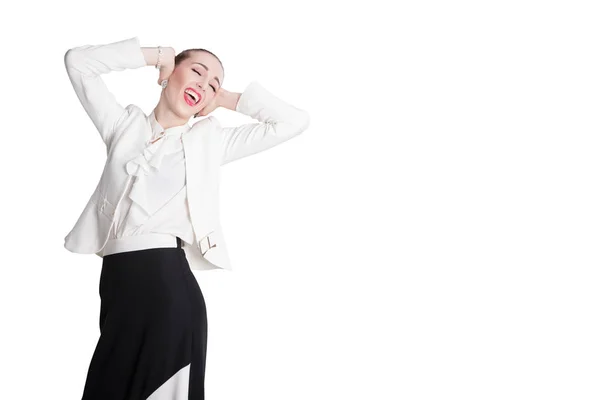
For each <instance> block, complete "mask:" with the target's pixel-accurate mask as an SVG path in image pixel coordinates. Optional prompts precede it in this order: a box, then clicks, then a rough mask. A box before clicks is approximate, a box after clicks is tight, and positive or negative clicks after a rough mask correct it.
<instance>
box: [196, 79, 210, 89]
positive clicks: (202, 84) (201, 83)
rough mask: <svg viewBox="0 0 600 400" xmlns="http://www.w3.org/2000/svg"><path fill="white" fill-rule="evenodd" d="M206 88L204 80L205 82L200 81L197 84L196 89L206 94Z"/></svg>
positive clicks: (206, 83)
mask: <svg viewBox="0 0 600 400" xmlns="http://www.w3.org/2000/svg"><path fill="white" fill-rule="evenodd" d="M206 86H208V82H207V81H206V79H205V80H203V81H201V82H198V87H199V88H200V89H202V90H204V91H205V92H206V90H207V87H206Z"/></svg>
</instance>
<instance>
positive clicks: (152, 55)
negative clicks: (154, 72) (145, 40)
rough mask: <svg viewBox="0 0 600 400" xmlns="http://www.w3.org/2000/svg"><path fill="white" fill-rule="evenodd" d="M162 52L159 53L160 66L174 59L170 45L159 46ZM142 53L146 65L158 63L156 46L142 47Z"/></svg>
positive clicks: (173, 51) (173, 50)
mask: <svg viewBox="0 0 600 400" xmlns="http://www.w3.org/2000/svg"><path fill="white" fill-rule="evenodd" d="M160 48H161V49H162V54H161V55H160V66H161V68H162V67H163V66H165V65H167V64H169V63H170V62H172V61H173V60H174V59H175V49H174V48H172V47H163V46H161V47H160ZM142 54H144V59H145V60H146V65H150V66H153V67H154V66H156V64H157V63H158V46H157V47H142Z"/></svg>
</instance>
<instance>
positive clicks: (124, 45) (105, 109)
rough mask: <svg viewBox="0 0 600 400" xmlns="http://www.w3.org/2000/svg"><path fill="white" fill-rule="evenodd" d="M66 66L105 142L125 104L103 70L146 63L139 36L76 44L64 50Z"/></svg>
mask: <svg viewBox="0 0 600 400" xmlns="http://www.w3.org/2000/svg"><path fill="white" fill-rule="evenodd" d="M64 62H65V67H66V69H67V74H68V75H69V80H70V81H71V84H72V85H73V89H74V90H75V93H76V94H77V97H78V98H79V101H80V103H81V105H82V106H83V108H84V109H85V111H86V113H87V114H88V115H89V117H90V118H91V120H92V122H93V123H94V125H95V126H96V128H97V129H98V132H100V136H101V137H102V140H103V141H104V143H105V144H106V146H107V147H108V146H110V143H111V140H112V138H113V134H114V132H115V127H116V126H117V122H118V121H119V119H120V118H121V116H122V115H123V114H124V113H125V108H124V107H123V106H122V105H121V104H119V102H118V101H117V100H116V99H115V96H114V95H113V94H112V93H111V92H110V91H109V89H108V88H107V87H106V84H105V83H104V81H103V80H102V74H107V73H109V72H110V71H122V70H124V69H127V68H140V67H143V66H146V60H145V58H144V54H143V52H142V49H141V47H140V42H139V38H138V37H132V38H129V39H125V40H121V41H118V42H114V43H109V44H100V45H84V46H79V47H74V48H71V49H69V50H67V52H66V53H65V56H64Z"/></svg>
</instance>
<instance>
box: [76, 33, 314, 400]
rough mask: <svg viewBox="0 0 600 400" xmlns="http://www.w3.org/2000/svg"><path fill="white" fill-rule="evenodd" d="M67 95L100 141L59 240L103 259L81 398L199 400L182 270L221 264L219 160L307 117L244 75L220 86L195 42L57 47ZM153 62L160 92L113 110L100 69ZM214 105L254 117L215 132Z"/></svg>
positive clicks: (195, 291)
mask: <svg viewBox="0 0 600 400" xmlns="http://www.w3.org/2000/svg"><path fill="white" fill-rule="evenodd" d="M65 66H66V70H67V73H68V75H69V79H70V81H71V83H72V85H73V88H74V90H75V93H76V94H77V97H78V99H79V101H80V102H81V104H82V105H83V108H84V109H85V111H86V113H87V114H88V115H89V117H90V118H91V120H92V122H93V123H94V125H95V126H96V128H97V130H98V132H99V133H100V136H101V138H102V140H103V142H104V143H105V145H106V150H107V159H106V164H105V167H104V170H103V172H102V176H101V177H100V181H99V182H98V185H97V186H96V189H95V191H94V193H93V194H92V196H91V197H90V199H89V201H88V203H87V205H86V207H85V209H84V210H83V212H82V214H81V216H80V217H79V219H78V220H77V222H76V224H75V226H74V227H73V229H72V230H71V232H69V234H68V235H67V236H66V237H65V247H66V248H67V249H68V250H70V251H72V252H75V253H87V254H91V253H95V254H97V255H98V256H100V257H102V258H103V261H102V271H101V274H100V285H99V286H100V288H99V290H100V298H101V308H100V338H99V340H98V344H97V346H96V349H95V351H94V354H93V356H92V360H91V363H90V366H89V370H88V375H87V379H86V382H85V387H84V393H83V400H92V399H102V400H106V399H111V400H113V399H115V400H116V399H128V400H130V399H131V400H133V399H140V400H142V399H153V400H159V399H169V400H179V399H195V400H197V399H204V371H205V365H206V347H207V318H206V306H205V303H204V298H203V295H202V292H201V290H200V287H199V285H198V282H197V281H196V279H195V276H194V274H193V273H192V270H194V269H196V270H209V269H216V268H221V269H224V270H231V265H230V261H229V257H228V254H227V249H226V245H225V241H224V237H223V233H222V228H221V224H220V221H219V210H218V204H219V202H218V189H219V180H220V175H219V171H220V167H221V166H222V165H224V164H226V163H229V162H231V161H234V160H237V159H240V158H243V157H246V156H248V155H251V154H255V153H258V152H260V151H263V150H266V149H268V148H270V147H273V146H275V145H277V144H280V143H282V142H284V141H286V140H289V139H290V138H292V137H295V136H297V135H298V134H300V133H302V132H303V131H305V130H306V128H307V127H308V125H309V116H308V113H307V112H306V111H304V110H301V109H298V108H296V107H294V106H292V105H290V104H288V103H286V102H284V101H283V100H281V99H279V98H277V97H275V96H274V95H273V94H271V93H270V92H268V91H267V90H266V89H265V88H263V87H262V86H261V85H260V84H259V83H258V82H256V81H254V82H252V83H251V84H249V85H248V86H247V88H246V89H245V90H244V91H243V92H242V93H235V92H230V91H227V90H225V89H224V88H223V87H222V85H223V82H224V77H225V75H224V69H223V65H222V64H221V61H220V60H219V59H218V58H217V56H215V55H214V54H213V53H211V52H209V51H208V50H205V49H190V50H186V51H183V52H181V53H180V54H178V55H176V54H175V50H174V49H173V48H170V47H166V48H162V47H160V46H158V47H141V46H140V42H139V39H138V38H137V37H132V38H129V39H126V40H122V41H119V42H114V43H109V44H103V45H85V46H79V47H75V48H72V49H69V50H68V51H67V52H66V53H65ZM142 66H155V67H156V68H157V69H158V70H159V77H158V83H159V84H160V85H161V88H162V89H161V95H160V99H159V101H158V104H157V105H156V107H155V108H154V109H153V110H152V112H151V113H150V114H149V115H146V114H145V113H144V112H143V111H142V110H141V109H140V108H139V107H138V106H136V105H135V104H129V105H127V106H126V107H123V106H122V105H121V104H120V103H119V102H118V101H117V100H116V99H115V97H114V96H113V94H112V93H111V92H110V91H109V90H108V88H107V87H106V85H105V84H104V82H103V80H102V78H101V75H102V74H105V73H108V72H110V71H121V70H124V69H128V68H129V69H131V68H139V67H142ZM218 107H224V108H228V109H230V110H235V111H238V112H241V113H243V114H246V115H248V116H250V117H252V118H254V119H256V120H258V121H259V122H255V123H250V124H245V125H242V126H238V127H221V125H220V123H219V121H218V120H217V119H216V118H214V117H213V116H208V117H207V118H204V119H202V120H200V121H198V122H196V123H194V124H193V125H191V126H190V125H188V120H189V119H190V117H192V116H207V115H208V114H210V113H211V112H212V111H213V110H215V109H216V108H218Z"/></svg>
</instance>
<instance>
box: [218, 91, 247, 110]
mask: <svg viewBox="0 0 600 400" xmlns="http://www.w3.org/2000/svg"><path fill="white" fill-rule="evenodd" d="M220 95H221V99H220V101H219V105H220V106H221V107H224V108H227V109H229V110H233V111H235V109H236V107H237V103H238V101H239V99H240V96H241V95H242V94H241V93H235V92H228V91H226V90H224V89H221V94H220Z"/></svg>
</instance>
